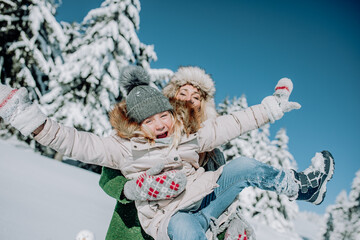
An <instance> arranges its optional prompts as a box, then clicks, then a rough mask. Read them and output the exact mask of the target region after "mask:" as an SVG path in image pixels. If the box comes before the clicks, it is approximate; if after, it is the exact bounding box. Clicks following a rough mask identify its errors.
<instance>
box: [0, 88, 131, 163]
mask: <svg viewBox="0 0 360 240" xmlns="http://www.w3.org/2000/svg"><path fill="white" fill-rule="evenodd" d="M0 117H1V118H3V119H4V121H5V122H6V123H9V124H11V125H12V126H13V127H15V128H16V129H17V130H19V131H20V132H21V133H22V134H23V135H24V136H28V135H30V134H31V133H33V134H34V135H35V136H34V139H35V140H36V141H37V142H39V143H40V144H42V145H44V146H49V147H51V148H52V149H54V150H55V151H58V152H60V153H62V154H64V155H66V156H68V157H71V158H73V159H76V160H80V161H83V162H86V163H92V164H96V165H101V166H108V167H112V168H120V165H121V162H122V160H123V159H124V158H125V156H127V154H128V149H127V146H125V144H123V142H122V141H121V140H119V139H115V138H113V137H107V138H101V137H99V136H96V135H95V134H92V133H88V132H82V131H77V130H76V129H75V128H72V127H65V126H62V125H61V124H59V123H57V122H56V121H54V120H51V119H49V118H47V116H46V115H45V114H44V113H42V112H41V110H40V108H39V107H38V106H37V104H35V103H32V102H31V101H30V99H29V97H28V92H27V90H26V89H25V88H20V89H14V88H11V87H8V86H6V85H3V84H0Z"/></svg>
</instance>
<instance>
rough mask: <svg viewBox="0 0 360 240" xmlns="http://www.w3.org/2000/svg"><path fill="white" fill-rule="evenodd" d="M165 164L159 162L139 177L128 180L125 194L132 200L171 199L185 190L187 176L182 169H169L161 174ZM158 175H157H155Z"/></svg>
mask: <svg viewBox="0 0 360 240" xmlns="http://www.w3.org/2000/svg"><path fill="white" fill-rule="evenodd" d="M163 169H164V164H158V165H156V166H154V167H152V168H150V169H149V170H148V171H146V172H145V173H143V174H141V175H140V176H139V177H138V178H137V179H134V180H131V181H128V182H126V183H125V186H124V194H125V196H126V197H127V198H128V199H130V200H141V201H145V200H162V199H170V198H173V197H176V196H177V195H179V194H180V193H181V192H182V191H184V189H185V186H186V176H185V174H184V173H182V172H181V171H176V170H172V171H168V172H164V173H162V174H160V175H157V174H159V173H160V172H161V171H162V170H163ZM154 175H156V176H154Z"/></svg>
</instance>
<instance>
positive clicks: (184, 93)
mask: <svg viewBox="0 0 360 240" xmlns="http://www.w3.org/2000/svg"><path fill="white" fill-rule="evenodd" d="M175 98H176V99H179V100H183V101H190V102H191V103H192V104H193V106H194V108H198V109H199V110H200V106H201V94H200V92H199V90H198V89H197V88H196V87H194V86H193V85H190V84H186V85H184V86H182V87H180V88H179V91H178V92H177V94H176V96H175Z"/></svg>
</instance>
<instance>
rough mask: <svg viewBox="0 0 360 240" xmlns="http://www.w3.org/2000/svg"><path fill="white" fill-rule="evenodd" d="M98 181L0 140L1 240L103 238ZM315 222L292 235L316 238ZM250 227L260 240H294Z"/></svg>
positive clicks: (109, 204)
mask: <svg viewBox="0 0 360 240" xmlns="http://www.w3.org/2000/svg"><path fill="white" fill-rule="evenodd" d="M99 177H100V176H99V175H98V174H95V173H92V172H89V171H86V170H83V169H80V168H77V167H73V166H70V165H67V164H64V163H61V162H58V161H56V160H52V159H49V158H45V157H43V156H40V155H39V154H37V153H34V152H33V151H32V150H31V149H28V148H27V147H24V146H23V147H22V146H20V145H18V144H17V146H15V145H14V143H9V142H5V141H3V140H0V239H7V240H20V239H21V240H23V239H36V240H56V239H58V240H73V239H75V237H76V235H77V233H78V232H80V231H81V230H84V229H88V230H90V231H91V232H93V233H94V235H95V238H96V240H102V239H105V235H106V230H107V227H108V225H109V223H110V219H111V216H112V212H113V209H114V206H115V201H114V200H113V199H111V198H110V197H108V196H107V195H106V194H105V193H104V192H103V191H102V190H101V188H100V187H99V185H98V181H99ZM310 215H311V214H310ZM314 216H315V215H314ZM309 219H313V220H309ZM319 219H320V217H316V216H315V217H312V218H309V214H299V218H298V219H297V220H296V224H295V225H296V232H297V233H298V234H299V235H300V236H302V239H309V240H311V239H312V240H315V239H317V238H316V234H317V232H318V231H319V227H318V226H319ZM250 222H251V220H250ZM251 223H252V224H253V225H254V228H255V231H256V236H257V239H258V240H269V239H277V240H289V239H294V238H293V237H291V236H293V234H291V233H279V232H277V231H274V230H273V229H271V228H269V227H268V226H265V225H262V224H259V223H254V222H251ZM119 239H121V238H119ZM296 239H298V238H296Z"/></svg>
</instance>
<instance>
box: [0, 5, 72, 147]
mask: <svg viewBox="0 0 360 240" xmlns="http://www.w3.org/2000/svg"><path fill="white" fill-rule="evenodd" d="M56 7H57V6H56V4H55V2H54V1H53V0H21V1H20V0H6V1H0V27H1V30H0V67H1V72H0V79H1V83H3V84H8V85H10V86H12V87H15V88H19V87H26V88H27V89H28V91H29V94H30V98H31V99H32V100H33V101H35V102H38V101H39V99H40V98H41V97H42V96H43V95H44V94H46V93H47V92H48V91H49V78H50V75H51V73H52V71H53V70H54V68H55V67H56V64H61V63H62V48H63V46H64V45H65V43H66V41H67V39H66V36H65V35H64V34H63V32H62V28H61V26H60V24H58V22H57V21H56V20H55V18H54V14H55V12H56ZM0 124H1V125H2V126H1V129H3V130H2V131H1V133H0V135H1V136H2V137H5V138H7V137H10V136H11V135H17V136H18V137H19V138H21V139H23V140H26V141H27V142H30V139H29V138H27V139H24V138H23V137H22V136H21V135H20V134H19V133H18V132H17V131H15V130H14V129H13V128H11V127H10V126H4V123H3V122H1V123H0Z"/></svg>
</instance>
